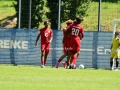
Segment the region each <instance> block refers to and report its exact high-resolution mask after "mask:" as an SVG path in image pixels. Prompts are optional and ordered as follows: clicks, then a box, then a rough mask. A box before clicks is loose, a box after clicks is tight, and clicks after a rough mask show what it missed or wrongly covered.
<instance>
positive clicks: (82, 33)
mask: <svg viewBox="0 0 120 90" xmlns="http://www.w3.org/2000/svg"><path fill="white" fill-rule="evenodd" d="M81 30H82V32H81V34H80V38H81V40H82V38H83V37H84V29H83V27H82V29H81Z"/></svg>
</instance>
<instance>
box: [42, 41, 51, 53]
mask: <svg viewBox="0 0 120 90" xmlns="http://www.w3.org/2000/svg"><path fill="white" fill-rule="evenodd" d="M41 51H42V52H43V51H44V52H45V54H48V53H49V52H50V43H49V44H48V43H47V44H41Z"/></svg>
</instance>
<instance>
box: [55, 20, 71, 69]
mask: <svg viewBox="0 0 120 90" xmlns="http://www.w3.org/2000/svg"><path fill="white" fill-rule="evenodd" d="M72 23H73V21H72V20H68V21H67V22H66V25H67V27H68V26H69V25H70V24H72ZM67 27H66V28H64V29H63V36H64V35H66V29H67ZM69 42H70V35H69V34H68V35H67V36H66V38H65V42H64V43H63V52H64V54H63V55H62V56H61V57H60V58H59V60H58V61H57V62H56V68H58V66H59V63H60V62H61V61H62V60H63V58H65V57H66V56H67V54H68V53H69V51H70V46H69Z"/></svg>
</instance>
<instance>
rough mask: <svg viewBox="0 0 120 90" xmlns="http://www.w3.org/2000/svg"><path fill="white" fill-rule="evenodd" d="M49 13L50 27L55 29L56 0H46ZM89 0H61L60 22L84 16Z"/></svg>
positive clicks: (56, 15) (56, 16)
mask: <svg viewBox="0 0 120 90" xmlns="http://www.w3.org/2000/svg"><path fill="white" fill-rule="evenodd" d="M47 1H48V7H49V8H50V13H49V14H48V15H47V16H48V18H49V19H51V28H52V29H57V22H58V21H57V20H58V1H59V0H47ZM90 2H91V0H61V18H60V20H61V23H62V22H64V21H66V20H68V19H73V20H74V19H75V18H76V17H84V16H86V15H87V14H86V11H87V9H88V7H89V3H90Z"/></svg>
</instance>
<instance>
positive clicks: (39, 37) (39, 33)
mask: <svg viewBox="0 0 120 90" xmlns="http://www.w3.org/2000/svg"><path fill="white" fill-rule="evenodd" d="M39 38H40V33H39V34H38V36H37V38H36V42H35V46H37V42H38V40H39Z"/></svg>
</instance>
